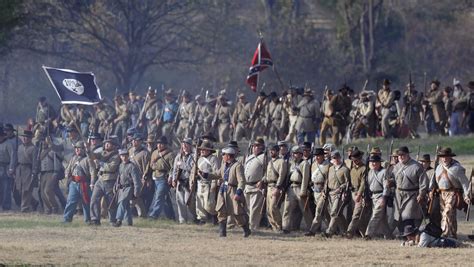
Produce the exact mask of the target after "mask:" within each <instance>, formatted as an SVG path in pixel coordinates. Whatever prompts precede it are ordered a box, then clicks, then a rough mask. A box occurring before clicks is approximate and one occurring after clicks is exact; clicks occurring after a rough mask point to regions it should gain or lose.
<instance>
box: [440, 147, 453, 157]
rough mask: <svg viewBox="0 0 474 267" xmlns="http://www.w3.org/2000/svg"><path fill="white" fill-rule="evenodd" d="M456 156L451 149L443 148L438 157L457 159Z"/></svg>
mask: <svg viewBox="0 0 474 267" xmlns="http://www.w3.org/2000/svg"><path fill="white" fill-rule="evenodd" d="M455 156H456V154H454V153H453V151H452V150H451V148H450V147H443V148H441V149H440V150H439V151H438V157H440V158H442V157H455Z"/></svg>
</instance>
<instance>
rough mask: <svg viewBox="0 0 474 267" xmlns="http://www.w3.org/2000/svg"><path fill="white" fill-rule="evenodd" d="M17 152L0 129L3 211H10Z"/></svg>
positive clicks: (0, 183)
mask: <svg viewBox="0 0 474 267" xmlns="http://www.w3.org/2000/svg"><path fill="white" fill-rule="evenodd" d="M16 158H17V151H16V149H15V145H14V144H13V142H10V141H9V140H8V137H7V135H6V133H5V132H4V131H3V128H0V189H1V191H0V198H1V203H2V208H3V210H10V209H11V204H12V200H11V199H12V185H13V176H14V174H15V167H16Z"/></svg>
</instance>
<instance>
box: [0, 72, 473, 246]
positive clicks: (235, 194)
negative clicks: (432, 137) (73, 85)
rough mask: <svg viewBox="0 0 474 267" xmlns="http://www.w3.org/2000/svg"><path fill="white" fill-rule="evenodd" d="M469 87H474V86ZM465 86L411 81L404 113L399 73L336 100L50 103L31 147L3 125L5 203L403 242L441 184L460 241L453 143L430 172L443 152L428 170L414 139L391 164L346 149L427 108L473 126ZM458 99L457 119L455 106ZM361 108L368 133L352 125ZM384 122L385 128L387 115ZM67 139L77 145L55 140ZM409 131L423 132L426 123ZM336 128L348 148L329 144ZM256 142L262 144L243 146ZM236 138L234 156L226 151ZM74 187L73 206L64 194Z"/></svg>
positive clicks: (441, 123) (447, 225) (461, 183)
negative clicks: (423, 85) (396, 85)
mask: <svg viewBox="0 0 474 267" xmlns="http://www.w3.org/2000/svg"><path fill="white" fill-rule="evenodd" d="M468 87H469V88H470V89H473V90H474V82H470V83H469V84H468ZM456 88H457V89H456V90H457V91H456V92H457V96H464V97H465V98H466V99H467V100H466V102H465V104H464V105H463V104H462V103H459V102H460V99H456V100H453V99H451V100H450V94H452V91H450V90H444V91H440V89H439V82H438V81H433V82H432V83H431V90H430V91H429V92H428V94H427V95H426V96H425V97H420V95H421V94H420V93H417V92H416V90H415V89H414V85H413V84H412V83H410V84H409V85H408V86H407V91H406V92H405V94H404V97H403V101H404V105H403V108H400V105H399V101H400V99H401V94H400V93H396V92H394V91H392V90H391V89H390V81H388V80H385V81H384V82H383V88H382V89H381V90H379V92H375V93H374V92H370V91H364V92H362V93H361V94H360V98H359V99H357V98H354V97H353V96H352V95H353V93H352V92H351V89H350V88H349V87H348V86H346V85H344V86H342V87H341V89H340V90H339V92H338V94H334V93H333V92H332V91H331V90H326V92H325V95H324V99H323V101H322V103H319V102H318V101H317V100H316V99H315V97H314V95H313V92H312V91H311V90H310V89H309V88H306V89H303V90H296V89H295V88H293V89H292V90H290V91H289V92H288V93H287V94H284V95H283V96H282V97H278V95H277V94H276V93H271V94H270V95H268V96H267V95H266V94H265V93H263V92H262V93H260V95H259V97H258V98H257V100H256V104H255V105H254V106H253V107H252V105H251V104H250V103H248V102H246V100H245V95H244V94H238V99H239V100H238V102H237V103H236V105H235V106H236V108H235V110H234V111H232V109H233V106H234V105H233V103H232V102H231V101H229V99H228V98H227V97H226V96H225V94H222V93H220V94H219V95H218V96H217V97H213V96H212V95H209V94H208V93H206V96H201V95H198V96H196V97H195V98H192V96H191V95H190V94H189V93H188V92H186V91H183V92H182V93H181V94H180V96H179V97H178V99H177V98H176V97H175V96H174V95H173V91H172V90H167V91H165V92H163V96H162V98H159V97H158V96H157V92H155V91H154V90H151V89H150V90H148V91H147V95H146V97H145V98H144V99H140V98H139V97H138V96H137V95H136V94H135V93H133V92H132V93H130V94H127V95H123V96H116V97H115V98H114V105H111V104H109V103H107V102H106V101H103V102H101V103H99V104H97V105H95V106H94V107H93V108H94V111H95V112H90V111H88V110H87V109H85V108H84V107H79V106H77V107H74V106H63V107H62V108H61V111H60V112H59V114H60V116H59V117H58V116H56V113H55V112H54V109H53V107H52V106H51V105H50V104H48V103H47V101H46V99H44V98H41V99H40V101H39V103H38V108H37V115H36V123H35V124H34V125H32V127H31V128H27V129H25V130H23V131H22V132H21V133H17V135H18V136H21V144H20V142H19V141H18V139H17V136H16V135H15V134H14V132H15V129H13V127H12V126H8V125H5V127H3V128H1V129H2V130H1V131H0V167H1V168H0V177H1V180H0V181H1V183H0V187H1V191H0V192H1V200H2V201H1V202H2V208H3V210H9V209H11V199H12V196H11V192H15V191H16V192H17V197H16V198H17V199H18V200H19V201H17V202H18V203H19V204H18V206H19V207H20V209H21V211H24V212H28V211H32V210H36V209H37V207H38V206H39V207H40V209H42V210H43V212H45V213H58V212H60V211H61V210H64V221H65V222H70V221H72V218H73V215H74V214H75V213H78V212H79V213H80V212H82V213H83V215H84V220H85V221H87V222H88V223H90V224H92V225H100V224H101V220H102V219H103V218H104V217H106V218H107V219H108V221H109V222H110V223H111V224H112V225H114V226H121V225H122V221H126V222H127V224H128V225H132V214H134V213H135V211H136V213H137V215H138V216H141V217H147V218H151V219H157V218H159V217H160V216H162V215H164V216H166V217H167V218H168V219H170V220H175V218H177V220H178V221H179V222H180V223H187V222H194V223H198V224H203V223H207V222H211V223H213V224H218V225H219V229H220V235H221V236H226V234H227V233H226V228H227V227H228V226H231V225H235V224H236V225H239V226H241V227H242V228H243V230H244V235H245V236H248V235H250V233H251V231H256V230H258V229H259V227H261V225H265V224H268V226H270V227H271V228H272V229H273V230H275V231H277V232H281V233H289V232H291V231H295V230H298V229H303V230H305V231H306V235H308V236H311V235H315V234H316V233H318V232H320V233H323V234H324V236H326V237H331V236H333V235H337V234H339V235H344V236H347V237H349V238H352V237H354V236H359V235H360V236H363V237H366V238H374V237H377V236H378V235H382V236H384V237H386V238H391V237H392V235H393V230H394V226H393V225H395V226H398V228H399V229H398V230H399V231H400V232H402V231H403V228H404V227H405V226H407V225H412V226H418V225H419V224H420V222H421V220H422V219H423V217H424V216H426V212H425V210H427V209H426V204H427V199H435V195H436V194H435V193H429V192H435V191H437V192H438V193H439V195H440V198H439V202H440V203H439V208H440V210H441V212H440V213H439V214H440V216H439V217H440V218H439V220H440V226H441V227H442V229H443V231H444V233H445V234H446V235H448V236H454V237H455V236H456V232H457V229H456V219H455V214H456V212H455V211H456V210H455V207H454V205H453V201H454V200H453V199H454V198H456V197H458V195H457V194H455V192H458V191H459V192H462V194H463V196H462V197H461V199H462V200H464V201H465V202H466V203H468V202H469V201H470V199H469V197H468V179H467V177H466V174H465V170H464V169H463V168H462V166H460V164H459V162H457V161H455V160H454V159H453V157H454V156H455V155H454V153H452V151H450V149H449V148H445V149H441V150H439V153H438V154H437V155H436V156H437V157H439V158H441V164H439V165H438V166H437V168H436V170H435V171H434V172H433V173H434V174H433V175H429V176H430V177H429V178H428V175H427V173H428V172H429V168H427V166H426V164H427V163H428V162H429V158H428V159H427V158H426V157H423V164H424V165H423V166H422V165H421V164H420V163H419V162H417V161H416V160H414V159H412V158H411V157H410V151H409V149H408V148H406V147H401V148H399V149H398V150H397V153H396V154H395V155H390V158H388V159H387V161H386V162H384V161H383V159H382V158H381V153H380V151H377V150H376V149H375V148H374V149H373V150H372V151H370V153H367V154H366V155H365V159H364V152H362V151H360V150H359V149H357V148H352V150H351V152H350V154H348V156H349V158H348V159H347V160H345V159H344V157H345V155H344V153H341V152H340V151H338V150H336V149H335V147H340V146H341V144H342V138H343V137H344V136H346V135H347V134H349V135H351V134H352V133H351V132H350V131H352V130H354V132H357V135H358V136H364V135H368V136H374V135H376V133H377V132H378V131H381V132H382V133H383V136H386V137H393V136H397V135H399V134H400V131H399V130H396V129H397V128H396V127H399V128H400V127H401V126H400V125H402V124H403V122H406V123H407V124H408V125H418V124H419V122H420V121H421V119H422V118H423V116H425V115H426V114H427V115H426V116H428V117H429V116H431V115H432V118H433V121H432V122H431V124H430V125H431V126H430V127H432V126H433V127H432V130H433V131H437V132H438V133H442V134H448V133H449V132H450V131H451V130H449V129H451V128H450V125H448V121H447V120H448V114H451V115H450V116H451V118H452V117H456V120H457V122H459V124H458V126H460V125H463V124H465V123H466V121H468V123H470V121H471V120H472V119H471V116H470V113H469V112H470V106H471V98H472V97H471V94H465V93H464V94H463V93H462V88H461V89H459V88H460V84H457V86H456ZM301 91H302V92H301ZM440 92H441V93H440ZM451 98H452V97H451ZM193 99H194V101H192V100H193ZM440 99H441V100H440ZM423 101H425V102H427V103H428V104H427V105H426V103H425V104H423ZM440 101H441V102H440ZM450 101H451V104H450V105H448V104H446V105H442V103H450ZM456 101H457V102H456ZM354 102H356V103H354ZM454 102H456V103H454ZM461 102H462V101H461ZM472 102H473V103H474V101H472ZM466 103H467V104H466ZM450 106H451V108H450V112H449V113H447V112H445V113H443V112H442V110H444V111H446V109H445V108H444V107H448V108H449V107H450ZM352 107H355V110H356V112H355V113H352V114H353V118H352V119H353V120H354V123H355V127H354V129H351V127H347V126H348V125H350V124H351V123H352V122H351V121H350V120H351V115H350V114H351V108H352ZM473 107H474V105H473ZM354 114H355V115H354ZM394 114H400V116H402V117H401V118H400V117H399V116H394ZM430 114H431V115H430ZM443 114H444V115H443ZM456 114H457V115H456ZM377 117H380V126H377V125H378V123H377V122H376V121H375V122H374V120H373V118H377ZM425 121H426V119H425ZM319 124H321V125H320V126H319ZM378 128H379V129H378ZM318 129H320V131H319V132H318ZM86 132H90V134H88V135H85V133H86ZM348 132H349V133H348ZM453 132H455V130H453ZM63 134H64V135H65V136H66V140H61V139H62V138H55V136H60V137H62V136H63ZM318 134H319V138H318V136H317V135H318ZM408 134H409V135H411V136H412V137H413V138H417V137H418V133H417V132H416V128H410V132H409V133H408ZM327 135H331V137H332V140H333V144H334V145H331V144H326V138H327ZM260 136H262V137H260ZM196 137H200V138H196ZM216 137H217V138H216ZM243 138H245V139H247V140H253V141H249V144H250V145H249V147H248V150H247V151H246V153H243V154H239V153H240V150H239V148H238V142H241V141H242V139H243ZM145 139H146V142H144V140H145ZM193 139H194V140H193ZM233 139H236V141H233V142H230V140H233ZM102 140H104V141H103V142H102ZM265 140H266V141H267V142H273V143H275V145H273V146H271V145H268V143H266V141H265ZM317 140H319V144H320V145H321V144H322V145H321V147H317V144H318V142H317ZM226 143H228V145H226V146H225V147H224V148H223V149H222V150H217V149H216V148H215V147H216V146H217V145H218V144H221V145H222V144H226ZM292 144H296V145H292ZM323 145H324V146H323ZM218 152H220V153H218ZM220 154H221V155H220ZM392 157H393V158H395V157H396V158H398V162H396V161H395V160H392ZM64 178H65V179H64ZM63 179H64V180H63ZM64 183H65V184H66V187H67V201H66V200H65V199H64V194H63V192H61V191H60V184H64ZM13 185H14V188H12V186H13ZM35 187H38V196H37V197H34V195H35V192H34V188H35ZM77 206H78V207H79V209H80V210H81V211H78V207H77ZM175 207H176V208H175ZM392 207H393V208H392ZM433 216H434V215H433ZM302 222H303V224H302ZM302 225H304V227H303V228H301V227H302Z"/></svg>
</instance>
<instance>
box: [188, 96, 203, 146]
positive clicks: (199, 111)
mask: <svg viewBox="0 0 474 267" xmlns="http://www.w3.org/2000/svg"><path fill="white" fill-rule="evenodd" d="M194 101H195V102H196V103H195V105H194V111H193V112H194V113H193V114H192V121H191V130H190V131H189V133H188V136H187V137H189V138H192V137H194V136H200V135H201V134H202V133H203V129H204V110H205V109H206V102H205V101H204V98H203V97H202V96H201V95H197V96H196V97H195V98H194Z"/></svg>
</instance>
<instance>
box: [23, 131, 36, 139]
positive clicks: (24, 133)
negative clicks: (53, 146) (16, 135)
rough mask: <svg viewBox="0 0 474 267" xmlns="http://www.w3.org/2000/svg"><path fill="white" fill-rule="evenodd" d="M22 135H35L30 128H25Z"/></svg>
mask: <svg viewBox="0 0 474 267" xmlns="http://www.w3.org/2000/svg"><path fill="white" fill-rule="evenodd" d="M20 136H24V137H30V138H31V137H33V132H32V131H30V130H23V133H21V134H20Z"/></svg>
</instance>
